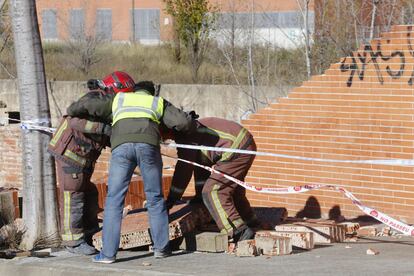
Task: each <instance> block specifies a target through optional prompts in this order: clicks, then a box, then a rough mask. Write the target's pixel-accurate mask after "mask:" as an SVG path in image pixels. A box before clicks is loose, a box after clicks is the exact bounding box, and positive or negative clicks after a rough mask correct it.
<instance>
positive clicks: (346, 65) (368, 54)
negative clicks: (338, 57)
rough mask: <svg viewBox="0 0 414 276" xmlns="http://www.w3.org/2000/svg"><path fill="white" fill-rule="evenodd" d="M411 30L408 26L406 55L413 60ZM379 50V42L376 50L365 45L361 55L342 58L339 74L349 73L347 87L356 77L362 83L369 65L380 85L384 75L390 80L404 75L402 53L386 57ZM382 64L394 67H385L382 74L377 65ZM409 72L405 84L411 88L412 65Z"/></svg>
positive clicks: (413, 70)
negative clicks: (408, 77)
mask: <svg viewBox="0 0 414 276" xmlns="http://www.w3.org/2000/svg"><path fill="white" fill-rule="evenodd" d="M411 30H412V26H409V27H408V32H407V47H408V54H409V55H410V56H411V57H413V58H414V45H413V41H412V40H413V39H412V32H411ZM389 42H390V41H389V40H388V41H387V43H389ZM381 48H382V44H381V42H378V43H377V45H376V49H374V48H373V47H372V46H371V45H365V46H364V49H363V51H362V53H361V52H360V51H359V52H356V53H352V54H351V56H350V57H347V58H344V59H343V60H342V61H341V65H340V70H341V72H349V77H348V80H347V82H346V84H347V86H348V87H351V86H352V84H353V81H354V79H355V77H357V78H358V79H359V80H360V81H363V80H364V77H365V72H366V70H367V67H368V65H371V64H372V65H373V67H374V70H375V73H376V77H377V79H378V82H379V83H380V84H384V75H388V76H390V77H391V78H392V79H400V78H401V77H402V76H403V75H404V73H405V71H406V66H407V65H406V56H405V54H404V51H399V50H395V51H392V52H391V53H390V54H388V55H387V54H385V53H383V51H382V49H381ZM382 62H390V63H392V64H394V65H396V66H395V67H394V69H391V67H390V66H389V65H387V66H386V68H385V72H384V70H381V69H380V66H379V63H382ZM395 68H397V69H395ZM409 70H411V72H410V74H411V75H410V79H409V80H408V81H407V83H408V84H409V85H410V86H411V85H413V82H414V65H413V66H412V67H411V68H409Z"/></svg>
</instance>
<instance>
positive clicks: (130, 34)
mask: <svg viewBox="0 0 414 276" xmlns="http://www.w3.org/2000/svg"><path fill="white" fill-rule="evenodd" d="M36 4H37V9H38V15H39V22H40V30H41V35H42V39H43V40H49V41H50V40H51V41H64V40H68V39H81V38H84V37H96V38H98V39H103V40H107V41H113V42H128V41H135V42H139V43H142V44H159V43H162V42H166V41H170V40H171V39H172V37H173V36H172V25H173V19H172V18H171V17H170V16H169V15H168V14H166V12H165V10H164V3H163V2H162V1H161V0H153V1H151V0H140V1H138V0H116V1H115V0H99V1H98V0H91V1H85V0H73V1H53V0H38V1H36ZM212 4H215V5H217V6H218V8H219V16H218V20H217V26H216V29H215V31H214V32H213V36H214V37H215V38H216V39H217V40H218V41H219V42H220V41H223V40H227V36H228V35H229V34H231V35H233V37H234V39H235V43H236V44H244V43H246V39H245V38H246V37H247V34H251V33H252V30H254V36H253V38H254V39H253V40H254V42H255V43H270V44H272V45H279V46H286V47H295V46H296V47H297V46H299V45H298V44H300V42H301V39H302V29H303V26H304V24H303V16H302V15H303V14H302V13H301V12H300V8H299V6H298V3H297V1H296V0H256V1H246V0H244V1H242V0H229V1H224V0H215V1H212ZM132 11H134V12H133V13H132ZM309 23H310V24H309V25H310V29H311V30H312V29H313V26H314V12H313V6H311V7H310V9H309ZM249 37H251V36H249ZM249 41H251V40H249Z"/></svg>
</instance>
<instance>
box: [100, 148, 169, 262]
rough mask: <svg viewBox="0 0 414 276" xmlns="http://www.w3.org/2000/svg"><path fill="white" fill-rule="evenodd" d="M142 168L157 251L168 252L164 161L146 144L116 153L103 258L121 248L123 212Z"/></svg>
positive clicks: (113, 157) (110, 178) (109, 195)
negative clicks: (163, 190) (133, 175)
mask: <svg viewBox="0 0 414 276" xmlns="http://www.w3.org/2000/svg"><path fill="white" fill-rule="evenodd" d="M137 166H139V168H140V170H141V174H142V177H143V180H144V192H145V196H146V200H147V205H146V207H147V208H148V214H149V223H150V228H151V237H152V240H153V242H154V251H168V250H169V247H168V242H169V237H168V232H169V228H168V213H167V208H166V204H165V200H164V197H163V193H162V159H161V153H160V149H159V147H156V146H153V145H150V144H145V143H124V144H121V145H119V146H118V147H116V148H115V149H114V150H113V151H112V156H111V162H110V167H109V179H108V194H107V196H106V202H105V209H104V221H103V245H102V251H101V252H102V254H103V255H104V256H106V257H108V258H112V257H115V256H116V253H117V251H118V248H119V241H120V233H121V221H122V210H123V208H124V201H125V196H126V193H127V191H128V186H129V183H130V181H131V177H132V174H133V172H134V169H135V168H136V167H137Z"/></svg>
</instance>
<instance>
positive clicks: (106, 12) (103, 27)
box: [96, 9, 112, 41]
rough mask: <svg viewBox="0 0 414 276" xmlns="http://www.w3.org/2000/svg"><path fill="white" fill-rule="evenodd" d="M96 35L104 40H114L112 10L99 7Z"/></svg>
mask: <svg viewBox="0 0 414 276" xmlns="http://www.w3.org/2000/svg"><path fill="white" fill-rule="evenodd" d="M96 36H97V38H98V39H102V40H108V41H109V40H112V11H111V9H98V10H97V11H96Z"/></svg>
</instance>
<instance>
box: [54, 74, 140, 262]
mask: <svg viewBox="0 0 414 276" xmlns="http://www.w3.org/2000/svg"><path fill="white" fill-rule="evenodd" d="M122 77H123V76H120V78H122ZM124 81H130V80H128V79H127V80H124ZM112 83H113V81H112V76H107V77H105V78H104V79H103V80H95V79H91V80H89V81H88V82H87V86H88V88H89V90H90V91H89V92H88V93H87V94H86V95H84V96H83V97H82V98H81V99H83V98H102V97H106V96H107V95H110V94H113V93H114V88H113V87H111V85H112ZM133 85H134V84H132V85H131V87H133ZM115 89H116V88H115ZM131 89H132V88H131ZM110 133H111V126H110V122H98V121H97V120H96V118H94V117H93V116H88V117H87V118H83V119H81V118H76V117H71V116H64V117H63V118H62V120H61V122H60V125H59V127H58V128H57V130H56V132H55V133H54V136H53V138H52V140H51V141H50V143H49V146H48V151H49V152H50V153H51V154H52V155H53V156H54V157H55V160H56V170H57V175H58V180H59V186H60V189H59V203H60V204H59V205H60V206H59V209H60V228H61V238H62V245H64V246H65V248H66V249H67V250H68V251H69V252H72V253H75V254H83V255H92V254H94V253H96V250H95V248H94V247H92V246H91V245H90V244H91V242H92V235H93V234H94V233H95V232H96V231H98V230H99V225H98V218H97V213H98V209H99V208H98V191H97V188H96V186H95V185H94V184H93V183H92V182H91V177H92V174H93V171H94V167H95V163H96V160H97V159H98V158H99V156H100V154H101V151H102V149H104V148H105V147H106V146H109V135H110Z"/></svg>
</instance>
